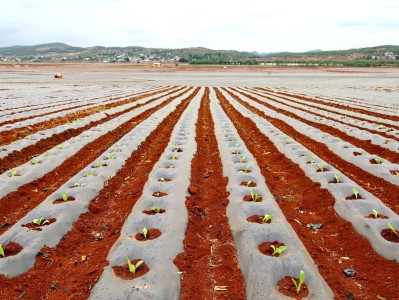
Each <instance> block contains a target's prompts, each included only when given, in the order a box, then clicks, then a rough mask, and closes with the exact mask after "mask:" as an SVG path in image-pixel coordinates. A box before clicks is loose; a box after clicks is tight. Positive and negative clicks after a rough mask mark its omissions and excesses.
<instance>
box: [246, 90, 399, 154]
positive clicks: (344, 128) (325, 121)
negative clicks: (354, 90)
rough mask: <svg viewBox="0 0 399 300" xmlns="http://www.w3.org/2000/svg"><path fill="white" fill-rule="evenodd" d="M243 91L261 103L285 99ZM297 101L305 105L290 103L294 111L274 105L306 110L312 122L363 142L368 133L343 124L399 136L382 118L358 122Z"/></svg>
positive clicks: (382, 143)
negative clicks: (374, 120) (332, 128)
mask: <svg viewBox="0 0 399 300" xmlns="http://www.w3.org/2000/svg"><path fill="white" fill-rule="evenodd" d="M241 90H243V91H245V92H247V93H250V94H251V95H252V96H253V97H255V98H257V99H259V100H261V101H267V102H269V101H270V100H274V99H276V100H278V101H284V98H282V99H280V98H278V97H275V96H271V95H270V96H269V95H267V96H266V95H265V94H260V93H257V92H256V91H253V90H250V89H241ZM259 96H260V97H262V98H263V99H261V98H259ZM295 101H296V102H301V103H303V104H298V103H295V102H290V103H289V105H290V106H292V107H294V109H292V108H291V107H290V106H286V105H281V104H280V103H278V104H277V103H275V104H274V105H275V106H276V107H280V108H282V109H285V110H288V111H290V112H293V113H295V114H298V113H299V114H300V115H301V116H302V115H303V114H304V112H303V111H298V110H296V109H295V108H300V109H305V110H307V111H308V112H310V113H308V114H306V113H305V114H304V116H306V118H309V119H310V120H312V121H314V122H319V123H321V124H325V125H328V126H331V127H335V128H339V129H340V130H342V131H344V132H345V133H347V134H348V135H352V136H355V137H357V138H359V139H362V140H365V139H366V138H365V137H364V135H365V134H366V133H367V131H360V134H359V133H358V131H359V129H357V128H353V127H351V126H344V125H343V124H342V123H344V124H349V125H356V126H358V127H362V128H365V129H366V130H374V131H379V132H383V133H385V134H387V135H391V136H393V137H396V136H398V135H399V130H397V129H394V128H390V127H387V126H385V125H382V124H380V123H381V122H383V123H384V122H385V121H386V120H385V119H382V118H377V119H378V121H379V122H378V123H376V122H371V121H360V120H358V119H356V118H350V117H348V116H345V115H342V114H338V113H334V112H327V111H326V110H324V109H323V108H320V109H317V108H314V107H309V106H308V105H307V104H308V103H307V102H306V101H301V100H299V99H296V98H295ZM314 113H317V114H319V115H323V116H326V117H329V118H332V119H334V120H339V122H338V121H332V120H328V119H323V118H321V117H319V116H315V115H314ZM389 122H390V124H391V125H396V126H397V124H395V122H393V121H389ZM354 130H355V132H354V133H352V131H354ZM356 130H357V131H356ZM376 138H377V137H376ZM381 139H384V140H381ZM377 142H378V145H380V146H382V147H386V148H388V149H391V150H392V151H395V150H397V148H398V145H396V147H395V146H393V145H392V147H390V146H387V145H391V144H392V142H393V141H387V140H386V138H383V137H380V138H379V140H377Z"/></svg>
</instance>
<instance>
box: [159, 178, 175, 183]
mask: <svg viewBox="0 0 399 300" xmlns="http://www.w3.org/2000/svg"><path fill="white" fill-rule="evenodd" d="M157 181H160V182H169V181H172V179H170V178H163V177H162V178H159V179H158V180H157Z"/></svg>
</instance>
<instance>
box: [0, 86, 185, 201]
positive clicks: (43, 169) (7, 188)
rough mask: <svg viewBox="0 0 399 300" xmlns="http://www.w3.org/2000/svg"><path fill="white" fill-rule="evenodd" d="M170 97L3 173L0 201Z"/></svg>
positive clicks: (86, 133)
mask: <svg viewBox="0 0 399 300" xmlns="http://www.w3.org/2000/svg"><path fill="white" fill-rule="evenodd" d="M188 90H189V88H186V89H185V90H184V91H185V92H187V91H188ZM176 93H177V92H176ZM180 93H181V91H180ZM170 96H171V95H167V96H165V97H163V98H161V99H158V100H156V101H154V102H151V103H149V104H148V105H145V106H142V107H138V108H136V109H134V110H132V111H129V112H127V113H125V114H123V115H121V116H119V117H117V118H114V119H112V120H110V121H108V122H106V123H104V124H100V125H97V126H95V127H92V128H90V129H89V130H87V131H85V132H83V133H81V134H80V135H78V136H76V137H73V138H71V139H69V140H68V141H65V142H64V143H63V144H61V145H58V146H56V147H54V148H52V149H51V150H49V151H48V152H47V153H43V154H41V155H39V156H37V157H35V158H34V159H32V160H31V161H30V162H28V163H25V164H23V165H21V166H19V167H17V168H15V169H13V170H9V171H6V172H4V173H3V174H2V175H0V199H1V198H2V197H4V196H5V195H7V194H8V193H10V192H11V191H14V190H16V189H18V188H19V187H20V186H22V185H24V184H26V183H29V182H31V181H33V180H36V179H38V178H40V177H42V176H43V175H45V174H46V173H48V172H50V171H51V170H53V169H54V168H56V167H58V166H59V165H61V164H62V163H63V162H64V161H65V160H67V159H68V158H69V157H71V156H73V155H74V154H75V153H77V152H78V151H79V150H80V149H82V148H83V147H84V146H86V145H87V144H88V143H90V142H92V141H94V140H96V139H97V138H99V137H100V136H101V135H103V134H105V133H107V132H109V131H112V130H114V129H116V128H117V127H118V126H120V125H121V124H123V123H125V122H127V121H129V120H130V119H132V118H134V117H136V116H138V115H139V114H141V113H143V112H144V111H146V110H148V109H151V108H153V107H155V106H157V105H158V104H160V103H162V102H163V101H164V100H165V98H166V97H170Z"/></svg>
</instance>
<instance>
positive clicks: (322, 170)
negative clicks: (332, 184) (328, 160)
mask: <svg viewBox="0 0 399 300" xmlns="http://www.w3.org/2000/svg"><path fill="white" fill-rule="evenodd" d="M317 166H318V167H319V170H320V172H324V165H323V164H317Z"/></svg>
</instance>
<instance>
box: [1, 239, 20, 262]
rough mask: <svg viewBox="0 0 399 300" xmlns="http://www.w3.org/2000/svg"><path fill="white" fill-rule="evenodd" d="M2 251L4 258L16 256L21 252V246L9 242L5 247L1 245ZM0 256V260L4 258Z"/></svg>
mask: <svg viewBox="0 0 399 300" xmlns="http://www.w3.org/2000/svg"><path fill="white" fill-rule="evenodd" d="M1 246H2V248H3V251H4V257H9V256H13V255H17V254H18V253H19V252H21V251H22V249H23V248H22V246H21V245H20V244H17V243H14V242H10V243H8V244H7V245H1ZM4 257H3V256H2V255H0V259H2V258H4Z"/></svg>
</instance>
